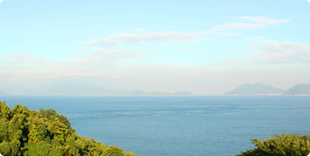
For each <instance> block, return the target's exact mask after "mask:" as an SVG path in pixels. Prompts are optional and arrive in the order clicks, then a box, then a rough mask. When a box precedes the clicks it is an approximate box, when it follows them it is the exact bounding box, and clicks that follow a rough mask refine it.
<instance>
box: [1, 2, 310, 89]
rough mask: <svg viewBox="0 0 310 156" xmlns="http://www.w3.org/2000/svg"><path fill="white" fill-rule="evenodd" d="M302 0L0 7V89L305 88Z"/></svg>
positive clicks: (309, 70) (307, 54)
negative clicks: (78, 86)
mask: <svg viewBox="0 0 310 156" xmlns="http://www.w3.org/2000/svg"><path fill="white" fill-rule="evenodd" d="M309 28H310V0H272V1H271V0H260V1H256V0H255V1H254V0H235V1H230V0H221V1H206V0H157V1H150V0H148V1H147V0H130V1H129V0H127V1H125V0H114V1H107V0H87V1H84V0H82V1H73V0H66V1H63V0H62V1H60V0H53V1H42V0H30V1H24V0H23V1H22V0H0V91H4V92H11V93H18V92H19V91H20V90H21V89H24V88H35V87H39V86H44V85H50V84H57V83H67V82H68V83H69V82H70V83H72V82H74V83H86V84H96V85H98V86H107V87H117V88H121V89H125V90H134V89H141V90H144V91H165V92H176V91H191V92H192V93H194V94H221V93H223V92H225V91H228V90H232V89H234V88H236V87H238V86H240V85H241V84H243V83H256V82H260V83H263V84H269V85H271V86H274V87H277V88H282V89H289V88H290V87H292V86H293V85H295V84H299V83H310V30H309Z"/></svg>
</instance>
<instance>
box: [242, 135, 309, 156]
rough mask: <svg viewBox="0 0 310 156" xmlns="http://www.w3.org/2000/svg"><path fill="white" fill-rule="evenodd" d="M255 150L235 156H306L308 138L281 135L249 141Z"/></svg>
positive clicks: (307, 136)
mask: <svg viewBox="0 0 310 156" xmlns="http://www.w3.org/2000/svg"><path fill="white" fill-rule="evenodd" d="M251 140H252V142H253V144H254V145H255V146H256V148H255V149H250V150H246V151H245V152H242V153H240V154H238V155H237V156H307V155H308V154H309V153H310V136H309V135H300V134H293V133H290V134H288V135H287V134H285V133H284V134H282V135H278V134H276V135H274V136H271V137H267V139H263V140H259V139H256V138H252V139H251Z"/></svg>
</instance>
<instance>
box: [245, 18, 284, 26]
mask: <svg viewBox="0 0 310 156" xmlns="http://www.w3.org/2000/svg"><path fill="white" fill-rule="evenodd" d="M241 19H246V20H248V21H252V22H255V23H257V24H260V25H261V26H265V25H277V24H281V23H284V22H288V21H289V20H287V19H277V20H275V19H271V18H267V17H263V16H259V17H247V16H246V17H241Z"/></svg>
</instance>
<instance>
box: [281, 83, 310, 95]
mask: <svg viewBox="0 0 310 156" xmlns="http://www.w3.org/2000/svg"><path fill="white" fill-rule="evenodd" d="M282 95H285V96H310V84H297V85H295V86H293V87H292V88H290V89H288V90H287V91H285V92H284V93H283V94H282Z"/></svg>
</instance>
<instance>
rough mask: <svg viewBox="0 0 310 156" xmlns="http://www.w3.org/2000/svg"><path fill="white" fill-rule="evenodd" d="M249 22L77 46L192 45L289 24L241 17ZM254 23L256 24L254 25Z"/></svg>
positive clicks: (106, 39)
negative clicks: (210, 38) (240, 31)
mask: <svg viewBox="0 0 310 156" xmlns="http://www.w3.org/2000/svg"><path fill="white" fill-rule="evenodd" d="M241 19H245V20H247V21H248V22H243V23H227V24H222V25H219V26H216V27H215V28H212V29H208V30H204V31H199V32H192V33H183V32H174V31H165V32H152V33H146V32H141V33H134V34H128V33H122V34H116V35H112V36H108V37H104V38H94V39H93V40H92V41H91V42H85V43H84V42H79V43H77V44H79V45H83V46H85V47H82V48H79V49H78V50H80V51H87V50H91V49H92V48H95V47H115V46H124V45H150V44H179V43H181V44H184V43H187V44H191V43H195V42H197V41H199V40H204V39H202V37H203V36H208V35H235V34H236V33H234V32H228V31H230V30H232V29H237V28H247V29H257V28H263V27H266V26H267V25H276V24H280V23H283V22H287V21H288V20H286V19H279V20H276V19H271V18H267V17H262V16H260V17H241ZM253 22H254V23H253Z"/></svg>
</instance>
